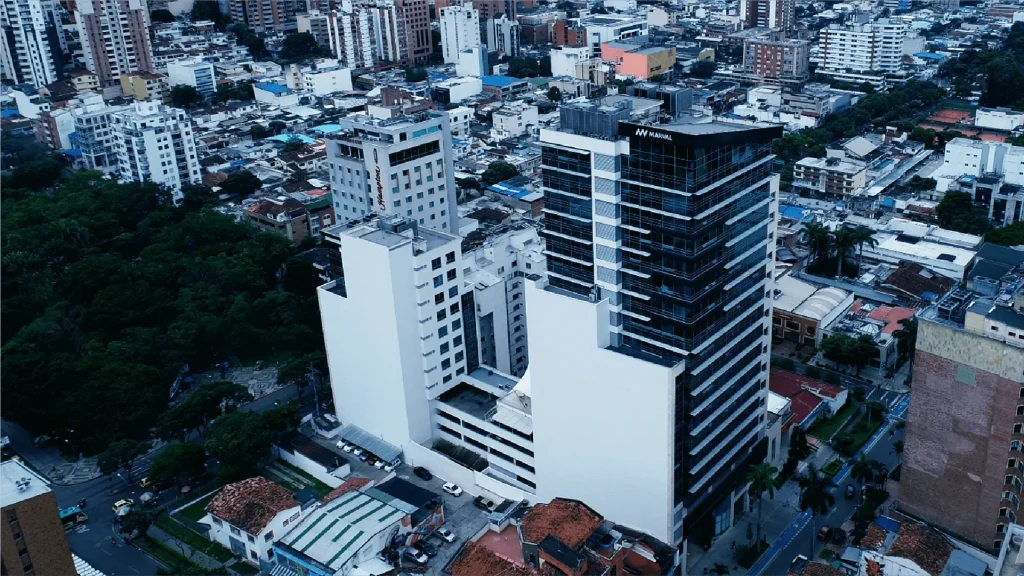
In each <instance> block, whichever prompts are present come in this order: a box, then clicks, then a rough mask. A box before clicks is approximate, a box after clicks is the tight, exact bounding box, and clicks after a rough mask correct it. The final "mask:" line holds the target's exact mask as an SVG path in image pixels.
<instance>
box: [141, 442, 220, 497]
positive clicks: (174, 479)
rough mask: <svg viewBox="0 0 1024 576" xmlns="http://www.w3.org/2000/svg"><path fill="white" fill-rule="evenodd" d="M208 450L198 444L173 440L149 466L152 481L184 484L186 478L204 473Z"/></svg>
mask: <svg viewBox="0 0 1024 576" xmlns="http://www.w3.org/2000/svg"><path fill="white" fill-rule="evenodd" d="M205 464H206V450H203V447H202V446H200V445H198V444H188V443H184V442H171V443H170V444H168V445H167V446H164V449H163V450H161V451H160V453H159V454H157V455H156V456H155V457H154V458H153V463H152V464H150V466H149V480H150V482H154V483H159V484H163V485H170V484H174V485H176V486H178V487H181V486H183V485H184V483H185V480H186V479H187V478H190V477H195V476H198V475H200V474H202V473H203V470H204V466H205Z"/></svg>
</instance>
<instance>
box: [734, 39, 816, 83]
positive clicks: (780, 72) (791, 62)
mask: <svg viewBox="0 0 1024 576" xmlns="http://www.w3.org/2000/svg"><path fill="white" fill-rule="evenodd" d="M809 66H810V43H809V42H807V41H806V40H786V39H776V38H753V39H748V40H745V41H744V42H743V72H744V73H745V74H749V75H752V76H754V77H756V78H757V79H759V80H760V81H764V82H771V83H777V82H779V81H783V82H784V83H791V82H803V81H806V80H807V78H808V77H809V76H810V68H809Z"/></svg>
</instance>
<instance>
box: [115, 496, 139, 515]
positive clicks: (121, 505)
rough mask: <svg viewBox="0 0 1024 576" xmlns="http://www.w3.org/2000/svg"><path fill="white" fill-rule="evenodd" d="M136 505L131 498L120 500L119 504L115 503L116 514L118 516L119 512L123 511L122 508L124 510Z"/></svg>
mask: <svg viewBox="0 0 1024 576" xmlns="http://www.w3.org/2000/svg"><path fill="white" fill-rule="evenodd" d="M134 504H135V500H132V499H131V498H124V499H122V500H118V501H117V502H114V514H117V513H118V511H120V510H121V508H124V507H125V506H128V507H131V506H132V505H134Z"/></svg>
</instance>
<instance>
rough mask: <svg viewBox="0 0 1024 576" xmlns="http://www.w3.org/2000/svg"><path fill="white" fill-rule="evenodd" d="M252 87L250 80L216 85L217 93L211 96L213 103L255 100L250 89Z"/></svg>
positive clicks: (252, 83) (253, 83)
mask: <svg viewBox="0 0 1024 576" xmlns="http://www.w3.org/2000/svg"><path fill="white" fill-rule="evenodd" d="M254 85H255V82H253V81H252V80H246V81H243V82H222V83H219V84H217V91H216V92H214V94H213V103H214V104H221V103H224V102H230V101H231V100H242V101H249V100H253V99H255V98H256V96H255V94H254V93H253V88H252V87H253V86H254Z"/></svg>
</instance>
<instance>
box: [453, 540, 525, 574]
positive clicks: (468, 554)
mask: <svg viewBox="0 0 1024 576" xmlns="http://www.w3.org/2000/svg"><path fill="white" fill-rule="evenodd" d="M448 572H449V573H450V574H452V576H480V575H481V574H495V575H497V574H500V575H501V576H537V571H536V570H534V569H532V568H528V567H526V566H523V565H521V564H517V563H515V562H513V561H512V560H510V559H508V558H505V557H504V556H501V555H499V554H498V553H497V552H494V551H492V550H491V549H489V548H488V547H487V546H485V545H484V544H482V543H480V542H467V543H466V546H465V547H463V549H462V552H461V553H460V554H459V555H458V556H457V557H456V558H455V560H453V561H452V563H451V564H449V565H448Z"/></svg>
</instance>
